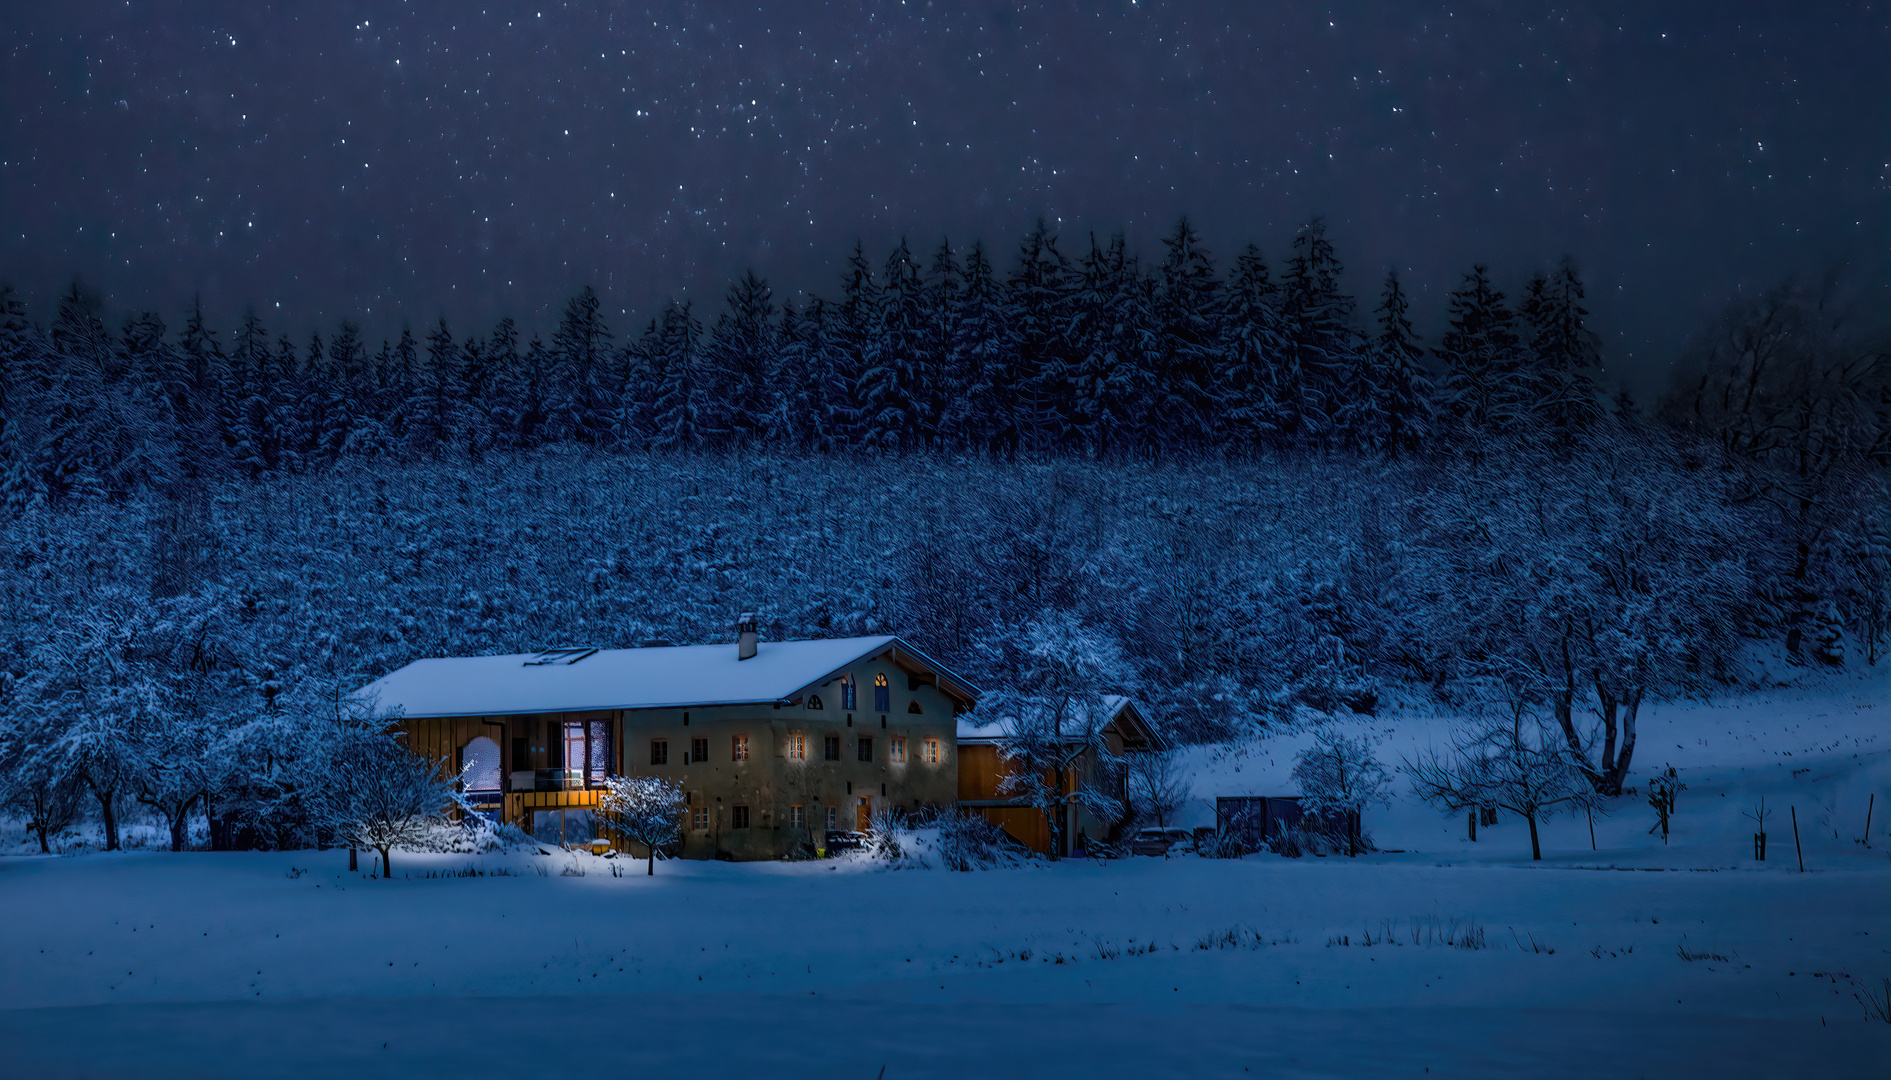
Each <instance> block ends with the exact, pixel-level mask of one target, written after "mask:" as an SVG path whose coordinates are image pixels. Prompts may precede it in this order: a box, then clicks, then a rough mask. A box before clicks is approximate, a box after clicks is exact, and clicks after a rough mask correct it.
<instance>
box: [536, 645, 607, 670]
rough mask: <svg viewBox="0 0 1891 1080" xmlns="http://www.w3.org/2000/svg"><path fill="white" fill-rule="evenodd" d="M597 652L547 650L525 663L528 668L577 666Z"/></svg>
mask: <svg viewBox="0 0 1891 1080" xmlns="http://www.w3.org/2000/svg"><path fill="white" fill-rule="evenodd" d="M594 652H597V650H596V649H546V650H545V651H544V652H542V653H539V654H538V655H537V656H534V657H532V658H531V659H530V660H527V661H526V662H525V666H526V667H549V666H550V665H552V664H575V663H577V662H578V661H580V660H582V659H584V658H585V657H587V656H590V655H591V654H592V653H594Z"/></svg>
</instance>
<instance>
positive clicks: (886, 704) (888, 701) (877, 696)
mask: <svg viewBox="0 0 1891 1080" xmlns="http://www.w3.org/2000/svg"><path fill="white" fill-rule="evenodd" d="M892 698H893V691H892V689H891V688H890V687H888V686H887V685H886V676H885V675H884V674H882V675H875V676H874V677H873V711H874V712H892V711H893V705H892Z"/></svg>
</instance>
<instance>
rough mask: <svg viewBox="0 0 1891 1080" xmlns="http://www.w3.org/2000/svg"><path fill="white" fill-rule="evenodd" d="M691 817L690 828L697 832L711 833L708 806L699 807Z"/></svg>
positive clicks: (691, 813)
mask: <svg viewBox="0 0 1891 1080" xmlns="http://www.w3.org/2000/svg"><path fill="white" fill-rule="evenodd" d="M689 816H690V823H689V824H690V828H692V829H695V830H696V831H697V832H708V831H709V808H708V807H707V806H698V807H697V808H696V809H694V810H691V811H690V812H689Z"/></svg>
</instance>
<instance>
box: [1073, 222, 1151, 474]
mask: <svg viewBox="0 0 1891 1080" xmlns="http://www.w3.org/2000/svg"><path fill="white" fill-rule="evenodd" d="M1140 277H1141V275H1140V273H1139V272H1138V270H1137V267H1136V264H1135V262H1134V261H1133V260H1131V259H1130V258H1129V256H1128V252H1127V250H1126V248H1125V245H1124V241H1123V235H1122V234H1121V233H1118V234H1116V235H1115V236H1113V237H1111V238H1110V243H1109V246H1108V247H1101V246H1099V245H1098V244H1097V240H1096V236H1095V235H1094V234H1093V235H1092V236H1091V237H1090V253H1089V254H1088V255H1085V256H1084V258H1083V262H1082V263H1081V264H1080V265H1079V267H1078V281H1079V284H1078V287H1077V292H1076V295H1075V296H1074V297H1072V301H1071V307H1072V314H1071V326H1072V332H1071V335H1070V338H1071V348H1072V350H1073V354H1074V355H1075V357H1076V360H1075V367H1074V370H1073V376H1072V379H1071V386H1070V392H1071V399H1072V400H1071V405H1072V412H1073V419H1072V423H1073V425H1074V428H1075V430H1076V431H1077V432H1080V433H1081V437H1082V440H1083V445H1084V447H1085V448H1086V449H1088V451H1089V453H1090V454H1091V456H1093V457H1096V458H1098V459H1107V458H1110V457H1113V456H1115V455H1118V454H1121V453H1124V452H1127V451H1130V450H1132V449H1133V448H1134V446H1135V438H1136V433H1137V430H1138V425H1139V423H1140V421H1141V413H1142V410H1143V409H1144V407H1145V403H1146V401H1147V400H1148V396H1149V392H1150V389H1151V387H1150V386H1149V382H1148V379H1147V378H1146V376H1147V374H1148V371H1147V368H1146V367H1145V366H1144V365H1143V363H1142V361H1143V359H1144V357H1145V351H1144V348H1145V342H1146V341H1147V340H1148V339H1149V338H1151V337H1153V333H1152V330H1153V328H1152V327H1151V326H1150V324H1149V321H1148V319H1146V318H1142V317H1141V316H1146V315H1147V314H1148V312H1147V309H1146V307H1145V306H1144V305H1142V304H1140V303H1139V302H1138V300H1139V296H1138V292H1139V291H1140V290H1139V288H1138V286H1140V285H1141V284H1142V283H1141V281H1140V280H1139V279H1140Z"/></svg>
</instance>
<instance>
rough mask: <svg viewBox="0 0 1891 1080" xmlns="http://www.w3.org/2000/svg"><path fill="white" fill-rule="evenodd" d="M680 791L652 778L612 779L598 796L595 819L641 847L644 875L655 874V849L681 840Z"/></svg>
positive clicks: (681, 794)
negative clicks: (644, 857) (645, 863)
mask: <svg viewBox="0 0 1891 1080" xmlns="http://www.w3.org/2000/svg"><path fill="white" fill-rule="evenodd" d="M686 798H688V795H687V794H686V793H685V792H684V791H683V789H682V788H680V787H677V786H676V785H675V784H672V783H670V782H669V781H668V780H664V779H662V778H660V777H655V776H613V777H611V778H610V779H609V780H607V781H605V788H604V794H603V795H601V796H599V797H598V817H599V818H601V819H603V821H604V823H605V824H606V825H607V826H609V827H610V828H611V830H612V831H614V832H616V833H618V834H619V835H621V836H622V837H624V839H626V840H630V841H633V842H635V843H639V844H642V845H643V846H644V850H645V851H646V852H647V853H648V855H649V864H648V866H647V867H646V870H645V873H647V874H649V875H651V876H655V874H656V872H657V849H658V848H660V847H668V846H670V845H671V844H674V843H676V842H677V841H679V840H681V839H682V838H683V813H684V809H685V806H684V800H685V799H686Z"/></svg>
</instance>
